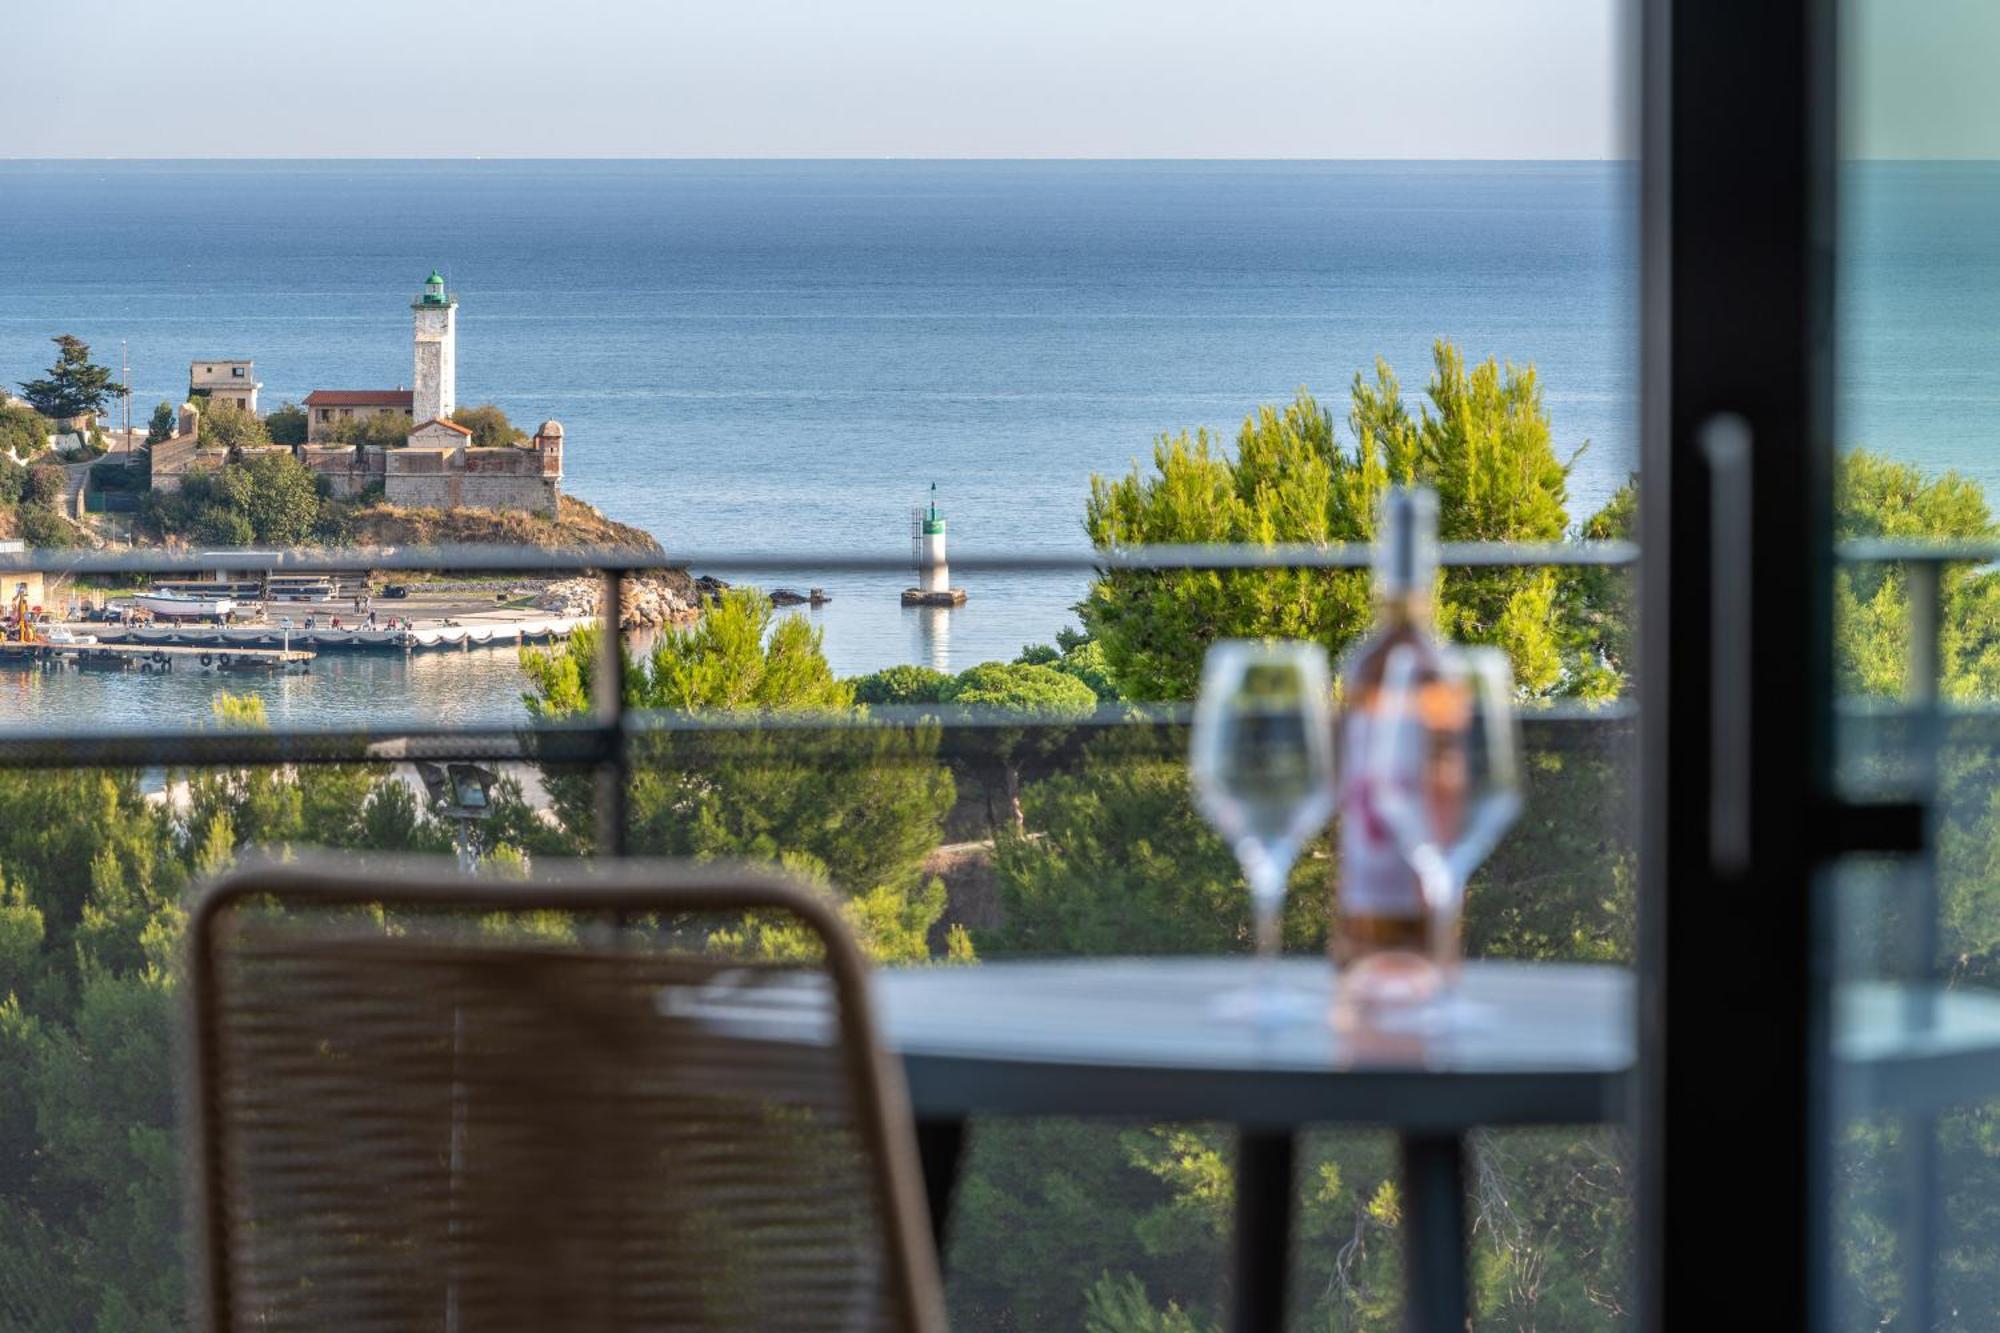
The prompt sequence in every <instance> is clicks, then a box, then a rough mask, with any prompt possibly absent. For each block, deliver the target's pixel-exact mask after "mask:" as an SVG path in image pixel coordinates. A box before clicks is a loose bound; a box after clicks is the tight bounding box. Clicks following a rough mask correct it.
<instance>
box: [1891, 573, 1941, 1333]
mask: <svg viewBox="0 0 2000 1333" xmlns="http://www.w3.org/2000/svg"><path fill="white" fill-rule="evenodd" d="M1904 568H1905V577H1906V581H1907V583H1908V593H1909V601H1910V665H1909V684H1908V692H1909V696H1910V699H1909V707H1910V713H1911V726H1912V731H1911V738H1910V745H1911V749H1912V750H1913V751H1914V755H1915V767H1916V772H1915V774H1914V778H1915V787H1916V792H1915V795H1916V799H1918V800H1919V801H1922V802H1923V805H1924V811H1925V815H1924V819H1925V824H1926V825H1927V827H1926V830H1925V837H1924V850H1923V851H1922V853H1920V854H1919V855H1918V856H1916V857H1915V858H1914V859H1913V862H1912V864H1911V865H1910V867H1909V876H1910V881H1911V883H1910V892H1909V894H1908V895H1907V901H1906V902H1905V904H1904V910H1905V911H1906V912H1907V913H1908V914H1909V920H1908V921H1907V922H1906V923H1905V932H1904V935H1905V942H1906V946H1907V948H1908V954H1907V956H1906V958H1905V960H1904V968H1905V977H1906V981H1907V991H1906V995H1907V1003H1906V1005H1905V1010H1904V1022H1905V1023H1906V1025H1907V1026H1908V1028H1909V1030H1910V1031H1911V1032H1922V1031H1924V1030H1927V1029H1928V1028H1930V1027H1931V1026H1932V1025H1933V1024H1934V1023H1936V1021H1937V995H1936V992H1935V983H1936V981H1937V957H1938V947H1939V923H1938V909H1939V900H1940V893H1939V885H1938V859H1937V839H1938V833H1939V826H1940V825H1941V824H1942V823H1943V822H1944V821H1943V819H1942V818H1941V817H1940V815H1939V811H1938V797H1939V791H1940V787H1941V785H1942V783H1941V775H1942V771H1943V748H1944V739H1945V737H1944V709H1943V702H1942V700H1943V694H1944V577H1943V574H1944V562H1943V561H1942V560H1941V559H1923V560H1912V561H1910V562H1909V563H1908V564H1907V565H1906V566H1905V567H1904ZM1902 1130H1903V1135H1902V1138H1903V1141H1902V1145H1901V1146H1902V1153H1901V1157H1902V1173H1903V1183H1904V1197H1905V1210H1904V1221H1903V1231H1904V1236H1903V1241H1904V1244H1903V1264H1902V1267H1903V1295H1904V1301H1905V1309H1906V1310H1907V1312H1908V1316H1909V1318H1908V1326H1909V1327H1910V1328H1913V1329H1929V1328H1935V1327H1936V1326H1937V1290H1936V1275H1937V1267H1936V1257H1937V1246H1938V1240H1939V1237H1940V1236H1942V1235H1943V1224H1944V1218H1943V1209H1942V1207H1941V1204H1940V1200H1939V1198H1938V1181H1939V1168H1938V1118H1937V1115H1936V1113H1935V1112H1931V1111H1915V1112H1912V1113H1910V1114H1909V1115H1908V1116H1906V1117H1904V1119H1903V1125H1902Z"/></svg>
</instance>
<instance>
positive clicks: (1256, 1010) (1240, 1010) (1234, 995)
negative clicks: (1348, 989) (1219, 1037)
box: [1209, 983, 1326, 1027]
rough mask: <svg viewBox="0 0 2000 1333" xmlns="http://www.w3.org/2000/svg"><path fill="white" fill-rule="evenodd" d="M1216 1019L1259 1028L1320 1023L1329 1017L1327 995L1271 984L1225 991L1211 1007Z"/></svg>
mask: <svg viewBox="0 0 2000 1333" xmlns="http://www.w3.org/2000/svg"><path fill="white" fill-rule="evenodd" d="M1209 1008H1210V1010H1211V1011H1212V1012H1213V1013H1214V1014H1215V1016H1216V1017H1217V1018H1220V1019H1222V1020H1223V1021H1225V1022H1229V1023H1251V1024H1254V1025H1256V1026H1258V1027H1285V1026H1291V1025H1293V1024H1298V1023H1308V1022H1320V1021H1323V1020H1324V1018H1325V1016H1326V996H1325V994H1324V993H1314V992H1312V991H1307V990H1299V989H1297V988H1296V987H1291V986H1280V985H1277V984H1275V983H1274V984H1272V985H1268V986H1261V985H1250V986H1242V987H1238V988H1237V989H1235V990H1226V991H1223V992H1222V993H1221V994H1219V995H1217V996H1216V997H1215V998H1214V999H1213V1000H1212V1001H1210V1004H1209Z"/></svg>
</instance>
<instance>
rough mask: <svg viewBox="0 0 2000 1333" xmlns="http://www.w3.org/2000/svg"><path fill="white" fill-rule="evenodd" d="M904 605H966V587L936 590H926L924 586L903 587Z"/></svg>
mask: <svg viewBox="0 0 2000 1333" xmlns="http://www.w3.org/2000/svg"><path fill="white" fill-rule="evenodd" d="M903 605H904V606H964V605H965V589H963V588H940V589H938V590H937V591H935V592H925V591H924V590H923V589H922V588H905V589H903Z"/></svg>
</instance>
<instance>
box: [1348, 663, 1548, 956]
mask: <svg viewBox="0 0 2000 1333" xmlns="http://www.w3.org/2000/svg"><path fill="white" fill-rule="evenodd" d="M1441 666H1442V668H1443V681H1442V684H1443V686H1444V688H1443V689H1442V690H1433V691H1432V692H1431V697H1430V698H1429V699H1428V700H1427V701H1420V699H1419V695H1420V694H1421V693H1422V692H1423V689H1424V684H1425V682H1424V681H1423V680H1422V679H1421V676H1420V673H1419V668H1418V663H1417V660H1416V657H1415V654H1414V653H1413V652H1412V651H1411V650H1408V649H1399V650H1397V653H1396V655H1394V656H1392V657H1391V658H1390V660H1389V661H1388V663H1387V664H1386V666H1385V668H1384V671H1383V692H1384V696H1385V701H1386V706H1385V708H1384V712H1385V713H1386V714H1387V715H1388V716H1390V717H1392V718H1396V719H1398V720H1399V723H1400V725H1399V726H1394V727H1384V728H1382V729H1381V730H1380V732H1379V733H1378V735H1377V738H1376V745H1377V748H1378V750H1379V751H1380V753H1377V754H1373V755H1371V756H1370V760H1369V761H1370V762H1371V763H1374V764H1378V765H1380V766H1382V767H1381V771H1383V772H1392V771H1394V772H1402V771H1404V770H1405V769H1407V767H1408V765H1407V762H1403V763H1401V764H1399V762H1398V761H1399V757H1400V753H1401V752H1402V751H1405V750H1407V748H1408V747H1410V746H1412V745H1415V746H1418V747H1421V749H1422V752H1423V754H1424V759H1423V761H1422V763H1421V773H1420V774H1411V775H1410V776H1411V777H1413V778H1414V779H1415V780H1414V781H1403V782H1382V783H1379V784H1378V785H1377V786H1376V787H1375V789H1374V790H1375V796H1376V808H1377V812H1378V814H1379V815H1380V817H1381V819H1382V822H1383V823H1384V824H1385V825H1386V826H1387V828H1388V829H1389V832H1390V835H1391V836H1392V837H1393V838H1394V839H1395V842H1396V846H1397V850H1398V851H1400V852H1401V854H1402V856H1403V859H1404V860H1405V861H1407V862H1408V863H1409V866H1410V869H1411V870H1412V871H1413V872H1414V873H1415V875H1416V877H1417V883H1418V885H1419V887H1420V888H1421V890H1422V892H1423V897H1424V909H1425V911H1426V913H1427V914H1428V915H1429V917H1430V919H1431V931H1430V936H1431V949H1432V963H1433V964H1434V966H1435V967H1436V969H1437V971H1436V979H1437V981H1438V983H1439V987H1440V988H1441V989H1443V990H1446V991H1449V990H1450V989H1451V983H1452V982H1453V981H1455V980H1456V978H1457V974H1458V966H1459V959H1460V948H1459V916H1460V912H1461V909H1462V908H1463V906H1464V902H1465V886H1466V884H1467V883H1468V882H1469V881H1470V880H1471V878H1472V875H1473V872H1474V871H1476V870H1478V869H1479V867H1480V866H1481V865H1482V864H1484V863H1485V861H1486V858H1487V857H1488V856H1490V855H1492V853H1493V849H1494V848H1495V847H1496V846H1498V845H1499V842H1500V839H1501V837H1502V836H1504V835H1505V833H1506V832H1507V829H1508V828H1509V827H1510V826H1511V825H1512V824H1513V822H1514V820H1515V819H1516V818H1518V817H1519V815H1520V811H1521V778H1520V759H1519V755H1520V745H1519V741H1518V731H1519V724H1518V721H1517V719H1516V717H1515V713H1514V672H1513V667H1512V665H1511V664H1510V663H1509V662H1508V660H1507V655H1506V654H1505V653H1504V652H1502V651H1500V650H1499V649H1497V648H1484V647H1479V648H1459V649H1455V650H1453V651H1451V652H1448V653H1446V654H1444V655H1443V658H1442V662H1441Z"/></svg>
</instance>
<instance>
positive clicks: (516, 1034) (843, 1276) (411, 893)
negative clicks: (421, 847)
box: [189, 861, 943, 1333]
mask: <svg viewBox="0 0 2000 1333" xmlns="http://www.w3.org/2000/svg"><path fill="white" fill-rule="evenodd" d="M191 935H192V952H191V958H190V961H191V976H190V987H189V990H190V993H191V996H192V1002H193V1006H194V1013H193V1027H194V1032H195V1051H194V1054H195V1061H194V1087H193V1097H192V1102H193V1120H194V1124H195V1130H196V1135H197V1142H198V1153H197V1159H196V1160H197V1166H198V1170H199V1173H200V1174H199V1179H198V1181H197V1189H196V1195H197V1199H198V1206H199V1208H200V1223H201V1235H202V1241H203V1244H204V1246H205V1249H206V1253H205V1255H204V1282H203V1287H204V1290H205V1296H206V1306H205V1309H204V1310H203V1312H202V1313H203V1318H204V1319H205V1320H206V1326H207V1327H210V1328H214V1329H218V1330H225V1329H226V1330H252V1329H254V1330H260V1333H281V1331H282V1330H293V1329H312V1330H341V1331H343V1333H361V1331H362V1330H377V1329H380V1330H390V1329H393V1330H398V1331H399V1333H400V1331H402V1330H423V1329H437V1330H441V1331H443V1333H460V1330H463V1333H489V1331H494V1333H504V1331H506V1330H516V1329H521V1330H526V1329H534V1330H626V1329H758V1330H787V1329H798V1330H817V1329H827V1330H834V1329H839V1330H867V1329H883V1330H912V1331H917V1333H921V1331H924V1330H932V1329H940V1328H942V1327H943V1317H942V1302H941V1299H940V1296H939V1283H938V1277H937V1264H936V1256H935V1255H934V1253H932V1251H931V1248H930V1241H929V1233H928V1230H927V1227H926V1217H925V1211H924V1203H923V1197H922V1192H921V1188H920V1185H919V1180H918V1175H917V1167H916V1156H915V1149H914V1145H913V1136H912V1132H911V1126H910V1118H909V1110H908V1106H907V1102H906V1099H905V1095H904V1092H903V1087H902V1082H901V1075H900V1070H899V1069H898V1067H897V1066H896V1064H895V1063H894V1061H893V1060H891V1059H889V1058H887V1057H885V1055H884V1054H883V1052H882V1050H881V1047H880V1045H879V1044H878V1042H877V1041H876V1037H875V1030H874V1024H873V1020H872V1018H871V1015H870V1011H869V1002H868V987H867V980H866V965H865V964H864V962H863V960H862V958H861V955H860V954H859V952H858V951H857V950H856V948H855V946H854V944H853V943H852V941H851V940H850V939H849V937H848V935H847V933H846V931H845V929H844V928H843V926H842V924H841V922H840V919H839V917H838V916H837V915H836V914H835V913H834V912H833V911H832V910H830V909H829V908H828V907H827V906H826V905H825V904H824V902H823V900H822V899H821V898H820V897H819V896H817V895H815V894H814V893H812V892H811V891H809V890H807V889H804V888H802V887H799V886H797V885H794V884H792V883H789V882H787V881H784V880H782V879H779V878H775V877H773V876H771V875H768V874H761V873H756V872H751V871H744V870H728V869H723V870H718V869H716V868H715V867H712V866H704V867H699V868H695V867H688V866H678V865H674V866H670V865H657V864H646V863H643V862H640V863H631V864H628V865H623V866H620V867H618V868H617V869H615V870H605V871H585V870H575V871H564V872H561V873H559V874H555V875H543V874H539V873H538V874H537V876H536V878H535V879H534V881H533V882H502V881H497V880H491V879H485V878H472V877H468V876H465V875H462V874H459V873H457V872H456V871H454V870H453V869H452V868H451V867H450V866H449V865H447V864H444V863H439V862H430V861H411V862H395V863H391V864H389V865H388V866H386V867H385V866H384V864H382V863H380V862H374V861H371V862H370V863H368V867H367V871H366V873H365V874H363V873H361V871H360V870H359V869H358V867H357V866H356V865H355V864H351V863H342V862H336V861H321V862H313V861H307V862H302V863H292V864H287V865H280V866H266V867H262V868H250V869H244V870H240V871H237V872H234V873H232V874H230V875H228V876H227V877H225V878H223V879H222V880H221V881H220V882H218V883H216V884H215V885H214V886H213V887H211V888H210V889H209V890H208V892H207V894H206V895H205V896H204V897H203V899H202V900H201V903H200V906H199V908H198V910H197V912H196V915H195V919H194V924H193V930H192V932H191ZM773 955H783V956H786V957H787V958H789V959H790V961H773V957H772V956H773Z"/></svg>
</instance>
